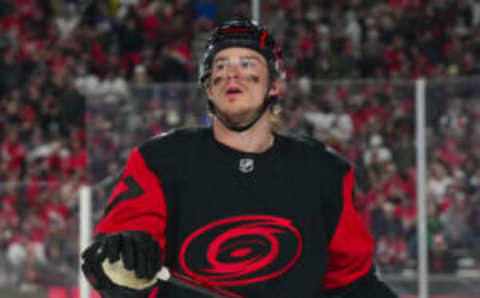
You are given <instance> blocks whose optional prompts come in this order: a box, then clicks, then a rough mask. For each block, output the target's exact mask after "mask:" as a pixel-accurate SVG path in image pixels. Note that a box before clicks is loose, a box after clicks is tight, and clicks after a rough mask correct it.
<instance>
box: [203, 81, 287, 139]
mask: <svg viewBox="0 0 480 298" xmlns="http://www.w3.org/2000/svg"><path fill="white" fill-rule="evenodd" d="M269 91H270V86H269V88H268V89H267V92H266V93H267V94H265V98H264V100H263V104H262V106H260V108H258V110H257V113H256V115H255V117H254V118H253V120H252V121H250V122H249V123H248V124H246V125H242V126H237V125H235V124H233V123H232V122H231V121H229V120H228V119H227V118H225V117H224V116H223V115H222V114H221V113H219V112H218V110H217V108H216V107H215V104H214V103H213V102H212V101H211V100H210V99H209V100H208V108H209V110H210V112H211V113H212V114H214V115H215V116H216V117H217V118H218V120H220V122H222V124H223V125H224V126H225V127H226V128H228V129H230V130H232V131H235V132H243V131H246V130H248V129H249V128H250V127H252V126H254V125H255V124H256V123H257V122H258V120H260V118H262V116H263V114H265V112H266V111H267V109H268V108H269V107H270V106H271V105H272V104H274V103H275V102H276V101H277V99H278V97H277V96H270V95H268V92H269Z"/></svg>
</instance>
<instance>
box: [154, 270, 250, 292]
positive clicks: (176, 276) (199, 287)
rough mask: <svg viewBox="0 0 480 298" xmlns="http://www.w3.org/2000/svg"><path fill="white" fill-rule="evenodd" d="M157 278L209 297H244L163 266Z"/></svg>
mask: <svg viewBox="0 0 480 298" xmlns="http://www.w3.org/2000/svg"><path fill="white" fill-rule="evenodd" d="M157 279H159V280H161V281H163V282H168V283H171V284H173V285H176V286H178V287H181V288H186V289H190V290H193V291H195V292H198V293H201V294H204V295H206V296H209V297H214V298H242V296H240V295H238V294H235V293H233V292H230V291H227V290H224V289H221V288H218V287H215V286H213V285H211V284H208V283H206V282H203V281H199V280H195V279H192V278H190V277H188V276H185V275H182V274H180V273H177V272H172V271H170V270H169V269H168V268H167V267H162V269H161V270H160V271H159V272H158V274H157Z"/></svg>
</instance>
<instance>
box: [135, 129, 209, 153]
mask: <svg viewBox="0 0 480 298" xmlns="http://www.w3.org/2000/svg"><path fill="white" fill-rule="evenodd" d="M207 131H208V128H206V127H205V128H203V127H201V128H182V129H172V130H170V131H168V132H164V133H161V134H158V135H155V136H153V137H151V138H150V139H148V140H147V141H146V142H145V143H143V144H141V145H140V146H139V151H140V152H142V154H154V153H155V155H158V154H160V155H164V154H167V155H168V154H175V155H178V154H181V153H182V152H186V151H188V150H191V149H192V147H188V146H190V145H192V144H194V143H195V142H197V141H198V139H199V138H200V137H201V136H203V135H205V134H206V133H207Z"/></svg>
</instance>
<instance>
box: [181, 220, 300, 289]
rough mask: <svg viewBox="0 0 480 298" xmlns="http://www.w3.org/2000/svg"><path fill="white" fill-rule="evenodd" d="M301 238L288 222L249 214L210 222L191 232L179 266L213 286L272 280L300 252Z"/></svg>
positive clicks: (296, 258) (185, 243)
mask: <svg viewBox="0 0 480 298" xmlns="http://www.w3.org/2000/svg"><path fill="white" fill-rule="evenodd" d="M302 246H303V244H302V237H301V234H300V232H299V231H298V230H297V229H296V228H295V227H294V226H293V225H292V223H291V221H290V220H289V219H285V218H281V217H275V216H266V215H248V216H239V217H233V218H227V219H222V220H218V221H215V222H212V223H210V224H208V225H206V226H203V227H201V228H200V229H198V230H196V231H195V232H194V233H192V234H191V235H190V236H189V237H187V238H186V240H185V241H184V243H183V245H182V247H181V250H180V266H181V267H182V270H183V271H184V272H185V273H187V274H188V275H190V276H191V277H193V278H196V279H199V280H202V281H208V282H209V283H210V284H212V285H216V286H239V285H247V284H252V283H257V282H261V281H265V280H269V279H272V278H275V277H277V276H279V275H281V274H283V273H285V272H286V271H287V270H289V269H290V268H291V267H292V266H293V265H294V264H295V263H296V262H297V260H298V258H299V257H300V255H301V253H302V248H303V247H302Z"/></svg>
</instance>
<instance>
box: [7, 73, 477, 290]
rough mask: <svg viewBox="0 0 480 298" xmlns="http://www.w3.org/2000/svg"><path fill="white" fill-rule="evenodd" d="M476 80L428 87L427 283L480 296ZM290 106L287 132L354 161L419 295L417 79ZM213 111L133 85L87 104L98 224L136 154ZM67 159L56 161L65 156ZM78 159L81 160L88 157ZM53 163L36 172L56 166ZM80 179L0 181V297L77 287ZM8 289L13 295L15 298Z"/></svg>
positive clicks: (384, 255)
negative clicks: (136, 149) (152, 141)
mask: <svg viewBox="0 0 480 298" xmlns="http://www.w3.org/2000/svg"><path fill="white" fill-rule="evenodd" d="M478 82H479V79H478V78H471V79H455V80H453V79H449V80H443V81H428V82H427V90H426V102H427V114H426V116H427V132H428V138H427V144H428V148H427V149H428V150H427V152H428V154H427V157H428V160H427V165H428V176H427V185H426V187H427V198H428V203H427V206H428V247H429V256H430V257H429V266H430V276H429V279H430V281H431V285H430V291H431V293H432V294H435V295H448V296H449V297H453V296H455V295H458V296H460V295H479V293H480V290H479V289H478V285H477V283H476V282H475V281H476V280H478V278H479V266H480V219H479V218H480V217H479V214H480V210H479V209H480V171H479V169H480V91H479V87H477V86H478V85H479V84H478ZM282 104H283V107H284V108H283V109H284V117H283V126H284V130H285V131H288V132H294V133H300V134H306V135H310V136H313V137H315V138H318V139H320V140H323V141H324V142H326V143H327V144H329V145H330V146H331V147H333V148H335V149H336V150H337V151H339V152H340V153H342V154H343V155H345V156H346V157H347V158H348V159H349V160H350V162H351V163H352V165H354V167H355V171H356V178H357V185H356V195H357V200H356V204H357V208H358V209H359V211H360V212H361V214H362V216H363V217H364V219H365V220H366V222H367V224H368V225H369V228H370V230H371V232H372V234H373V235H374V236H375V238H376V241H377V245H376V257H375V260H376V263H377V265H378V267H379V269H380V271H381V273H382V275H383V277H384V278H385V279H386V280H387V281H388V282H389V283H390V284H391V285H392V286H393V287H394V288H395V289H397V290H398V291H399V293H401V294H402V295H415V294H416V293H417V287H416V286H417V278H416V276H415V271H416V266H417V242H418V241H417V234H416V226H417V216H416V176H415V175H416V158H415V150H416V147H415V145H416V144H415V85H414V82H411V81H408V82H407V81H378V80H375V81H358V82H351V81H345V82H339V81H337V82H329V81H325V82H316V83H313V82H311V81H308V80H301V81H298V82H296V83H294V84H290V85H289V86H288V93H287V94H286V95H285V96H283V98H282ZM205 107H206V104H205V98H204V95H203V94H202V93H201V92H200V90H199V89H198V87H197V85H195V84H168V85H146V86H129V88H127V92H126V93H122V95H118V94H101V95H96V96H95V95H90V96H88V97H87V104H86V120H87V121H86V130H87V136H86V144H87V145H86V152H87V154H88V173H87V176H88V178H89V181H90V184H91V185H92V190H93V208H92V210H93V224H95V223H96V222H98V220H99V219H100V217H101V216H102V213H103V209H104V206H105V203H106V200H107V198H108V195H109V192H110V190H111V187H112V184H113V182H114V180H115V177H116V175H117V174H118V172H119V171H120V170H121V168H122V166H123V164H124V162H125V158H126V157H127V155H128V153H129V152H130V150H131V149H132V148H133V147H134V146H135V145H138V144H141V143H142V142H144V141H145V140H147V139H148V138H149V137H150V136H152V135H155V134H158V133H161V132H165V131H168V130H170V129H172V128H177V127H184V126H194V125H207V124H208V123H209V122H210V119H209V117H208V115H207V113H206V109H205ZM70 150H71V152H75V150H76V149H75V148H70ZM192 150H195V148H192ZM62 152H63V151H62ZM62 152H58V155H59V156H60V159H59V160H63V159H62V156H63V155H65V154H66V153H65V152H63V153H62ZM4 154H6V153H4ZM62 154H63V155H62ZM65 156H67V155H65ZM70 156H71V154H70ZM79 156H81V155H79ZM77 161H78V162H80V163H81V158H79V159H78V160H77ZM72 162H75V160H73V161H72ZM45 163H46V164H45V165H43V166H42V164H40V165H39V170H41V169H42V168H45V169H48V164H47V162H45ZM59 167H60V168H61V166H59ZM45 169H44V170H45ZM67 172H68V171H67ZM74 173H75V172H74ZM77 174H78V173H77ZM78 175H79V176H75V175H73V176H70V178H72V177H77V178H76V179H73V178H72V179H65V180H61V181H59V180H58V179H57V180H55V179H52V180H50V181H49V180H45V181H43V180H42V181H39V180H30V181H24V182H21V183H14V184H12V183H3V184H1V186H0V197H1V198H2V200H1V201H2V209H1V216H0V228H1V229H2V234H1V238H0V241H1V242H0V244H1V253H0V288H4V289H7V290H4V292H0V296H2V295H3V296H6V297H7V296H8V297H16V296H15V295H17V294H18V290H22V291H23V292H25V293H28V292H30V293H32V291H33V293H35V294H34V295H37V294H38V293H40V292H42V291H43V292H45V293H47V292H49V291H50V292H51V293H67V294H66V295H74V293H75V292H76V291H77V290H76V287H77V278H78V253H79V250H78V227H79V226H78V221H79V218H78V195H77V194H76V192H75V190H76V189H77V188H78V185H79V183H80V182H81V181H82V179H83V178H82V174H78ZM83 175H85V173H84V174H83ZM44 177H48V175H47V176H44ZM9 289H15V290H16V291H15V292H14V293H15V294H11V293H10V292H8V293H7V291H9ZM55 291H57V292H55ZM25 295H28V294H25ZM62 295H63V294H62ZM37 296H38V295H37ZM27 297H28V296H27ZM67 297H68V296H67Z"/></svg>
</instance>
